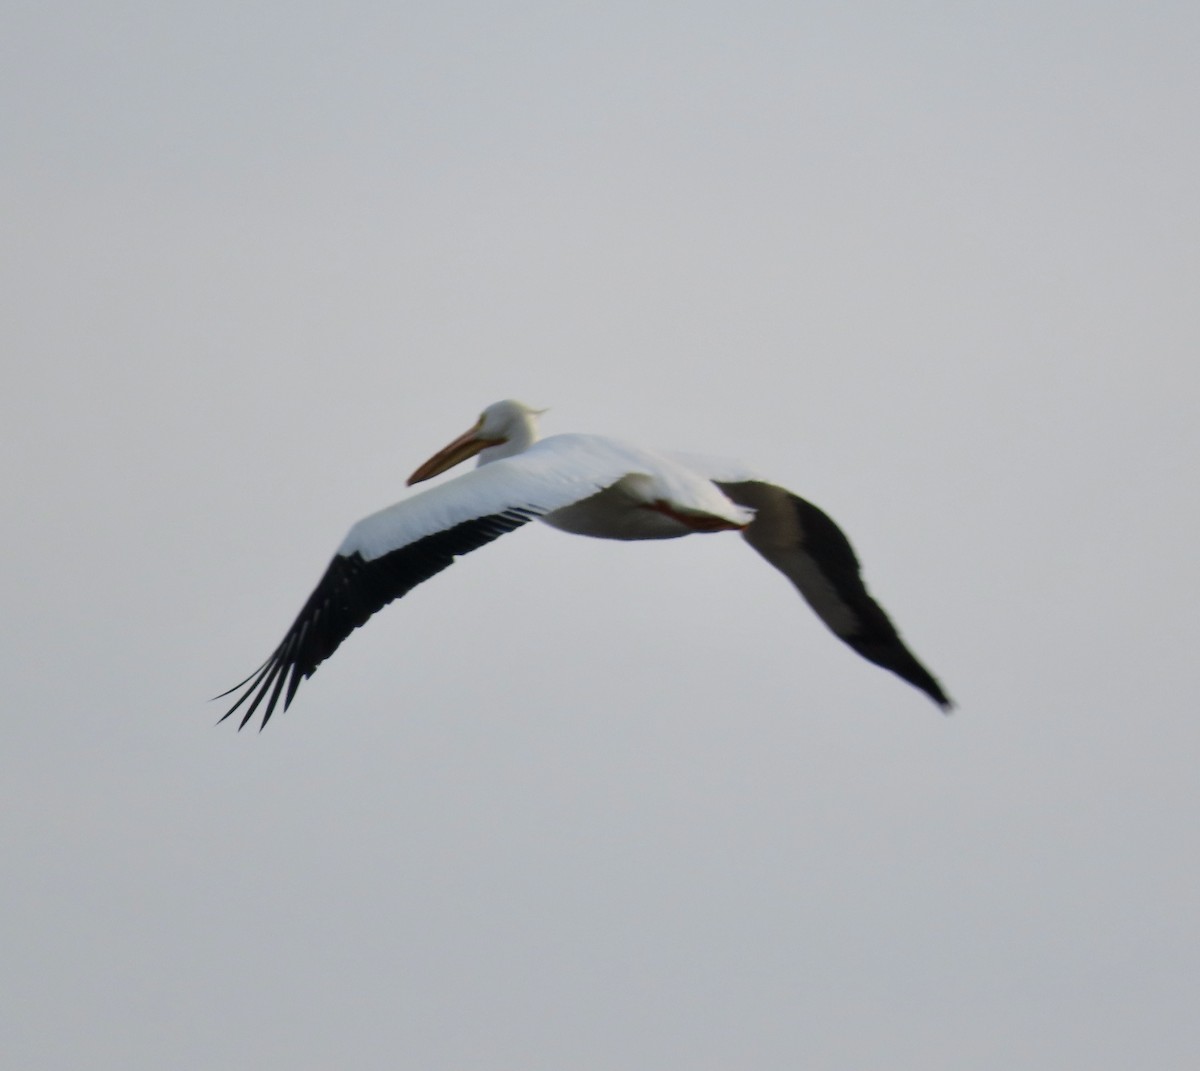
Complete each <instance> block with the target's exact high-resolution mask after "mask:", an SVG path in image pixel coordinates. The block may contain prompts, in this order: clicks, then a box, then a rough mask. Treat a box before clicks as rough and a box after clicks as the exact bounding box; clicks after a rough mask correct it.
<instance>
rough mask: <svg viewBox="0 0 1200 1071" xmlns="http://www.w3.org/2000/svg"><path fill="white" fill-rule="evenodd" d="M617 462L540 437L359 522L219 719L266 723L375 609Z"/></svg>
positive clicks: (586, 489)
mask: <svg viewBox="0 0 1200 1071" xmlns="http://www.w3.org/2000/svg"><path fill="white" fill-rule="evenodd" d="M621 462H622V459H620V458H615V457H614V458H612V459H611V460H607V461H606V459H605V458H604V457H603V456H602V455H599V456H598V455H597V453H596V451H595V450H594V449H593V450H582V449H579V448H578V447H577V446H573V445H572V444H571V443H569V442H567V443H561V442H558V441H557V437H556V438H555V439H546V440H544V441H543V442H540V443H535V444H534V445H533V446H531V447H530V448H529V449H528V450H526V451H525V452H524V453H522V454H519V455H517V456H515V457H511V458H505V459H503V460H500V461H494V462H492V463H491V464H489V465H486V466H483V467H481V468H477V469H474V470H473V471H471V472H467V473H464V474H463V475H461V476H459V477H457V478H456V479H453V480H449V481H447V482H446V483H443V484H440V485H439V486H436V487H433V488H430V489H429V490H427V491H423V492H421V493H419V494H415V495H413V496H412V497H411V498H407V499H405V500H404V501H402V502H398V503H397V504H396V505H394V506H389V507H388V508H387V509H384V510H381V511H380V512H378V513H374V514H372V515H371V516H369V517H365V518H364V519H363V520H361V521H359V522H358V523H357V524H356V525H355V526H354V527H353V528H351V529H350V532H349V534H348V535H347V536H346V538H345V540H344V541H343V542H342V545H341V546H340V547H339V548H338V551H337V554H336V555H335V556H334V559H333V561H332V562H330V564H329V568H328V569H326V570H325V575H324V576H322V577H321V580H320V582H319V583H318V584H317V586H316V588H315V589H314V591H313V593H312V594H311V595H310V596H309V597H308V601H307V602H306V603H305V604H304V607H303V609H302V610H301V611H300V613H299V614H298V615H297V617H296V620H295V621H294V622H293V623H292V627H291V628H289V629H288V631H287V634H286V635H285V636H284V637H283V640H282V642H281V643H280V644H279V646H278V647H276V648H275V650H274V652H272V654H271V657H270V658H268V659H267V660H266V662H264V663H263V664H262V665H261V666H260V667H259V668H258V669H257V670H255V671H254V672H253V673H252V674H250V676H249V677H247V678H246V679H245V680H244V681H242V682H241V683H240V684H236V685H234V686H233V687H232V688H230V689H229V691H227V692H222V693H221V695H219V696H217V698H218V699H220V698H222V697H223V696H227V695H231V694H232V693H234V692H239V693H240V694H239V695H238V698H237V701H236V702H235V703H234V704H233V706H231V707H230V708H229V710H228V711H226V712H225V714H224V715H223V716H222V718H221V721H224V720H225V718H228V717H229V716H230V715H231V714H233V713H234V711H236V710H238V709H239V708H241V707H242V706H243V705H246V704H249V705H248V706H246V709H245V711H244V713H243V715H242V720H241V723H240V725H239V726H238V727H239V728H243V727H244V726H245V725H246V723H247V722H249V721H250V719H251V718H252V717H253V716H254V712H255V711H256V710H258V708H259V707H260V706H261V707H262V708H263V718H262V725H266V724H267V722H268V721H270V719H271V715H272V714H273V713H274V712H275V710H276V708H277V706H278V705H279V702H280V700H282V701H283V709H284V710H286V709H287V708H288V706H289V705H290V704H291V701H292V699H293V697H294V696H295V694H296V689H297V688H299V686H300V682H301V681H302V680H304V679H306V678H307V677H311V676H312V675H313V673H314V672H315V671H316V668H317V667H318V666H319V665H320V664H321V663H322V662H323V661H325V659H327V658H328V657H329V656H330V655H331V654H333V652H334V651H336V650H337V649H338V647H339V646H340V645H341V643H342V641H343V640H344V639H346V637H347V636H349V635H350V633H351V632H353V631H354V630H355V629H356V628H358V627H359V626H360V625H362V624H364V623H365V622H366V620H367V619H368V618H369V617H370V616H371V615H372V614H374V613H375V612H376V611H377V610H380V609H382V608H383V607H384V606H386V605H387V604H388V603H389V602H392V601H393V600H394V599H398V598H400V597H401V596H402V595H405V594H407V593H408V592H409V591H411V590H412V589H413V588H414V587H416V586H417V585H418V584H420V583H421V582H422V581H423V580H428V579H429V578H430V577H431V576H433V575H434V574H435V573H439V572H441V571H442V570H443V569H445V568H446V567H447V566H449V565H451V564H452V563H453V561H454V559H455V558H456V557H458V556H459V555H460V554H467V553H469V552H470V551H472V550H476V549H477V548H479V547H482V546H483V545H484V544H485V543H490V542H491V541H492V540H493V539H497V538H498V537H500V536H502V535H503V534H504V533H505V532H511V531H512V530H513V529H514V528H519V527H520V526H521V525H523V524H525V523H526V522H528V521H531V520H533V519H534V518H536V517H541V516H544V515H545V514H546V513H550V512H552V511H553V510H556V509H560V508H562V507H563V506H568V505H571V504H572V503H574V502H577V501H579V500H581V499H583V498H586V497H588V496H589V495H592V494H595V493H596V492H597V491H600V490H603V489H604V488H605V487H608V486H610V485H611V484H613V483H615V482H616V481H617V480H619V479H620V478H621V477H622V476H624V475H625V474H626V468H625V466H624V465H623V464H622V463H621ZM264 704H265V705H264Z"/></svg>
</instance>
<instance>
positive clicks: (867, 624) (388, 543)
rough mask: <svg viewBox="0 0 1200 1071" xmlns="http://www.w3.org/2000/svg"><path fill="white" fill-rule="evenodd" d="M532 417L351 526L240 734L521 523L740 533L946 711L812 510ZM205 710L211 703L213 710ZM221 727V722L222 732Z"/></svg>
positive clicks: (489, 423)
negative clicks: (375, 626)
mask: <svg viewBox="0 0 1200 1071" xmlns="http://www.w3.org/2000/svg"><path fill="white" fill-rule="evenodd" d="M539 415H540V414H539V411H538V410H535V409H531V408H529V407H528V406H526V405H523V404H521V403H520V402H515V401H503V402H496V403H495V404H494V405H491V406H489V407H488V408H487V409H485V410H484V411H483V413H482V415H481V416H480V418H479V420H478V421H477V422H476V423H475V425H474V426H473V427H472V428H471V430H470V431H468V432H466V433H465V434H463V435H461V436H459V437H458V438H457V439H455V440H454V441H453V442H451V443H450V444H449V445H448V446H446V447H445V448H444V449H442V450H440V451H439V452H438V453H437V454H435V455H434V456H433V457H432V458H430V459H429V460H428V461H427V462H425V464H424V465H422V466H421V467H420V468H418V469H417V471H416V472H414V473H413V475H412V477H411V478H410V479H409V483H410V484H411V483H418V482H421V481H423V480H426V479H429V478H430V477H432V476H436V475H438V474H439V473H441V472H444V471H445V470H446V469H448V468H451V467H452V466H454V465H456V464H458V463H459V462H460V461H464V460H466V459H467V458H469V457H472V456H475V455H478V457H479V467H478V468H476V469H475V470H474V471H472V472H469V473H466V474H464V475H462V476H459V477H457V478H456V479H454V480H450V481H448V482H446V483H444V484H442V485H440V486H438V487H434V488H431V489H429V490H426V491H424V492H421V493H418V494H416V495H413V496H412V497H410V498H407V499H405V500H404V501H401V502H398V503H396V504H395V505H394V506H389V507H388V508H387V509H383V510H380V511H379V512H378V513H373V514H371V515H370V516H369V517H365V518H363V520H361V521H359V522H358V523H357V524H356V525H354V527H353V528H351V529H350V531H349V533H348V534H347V536H346V538H345V539H344V540H343V541H342V544H341V546H340V547H338V550H337V553H336V555H335V556H334V559H333V561H332V562H331V563H330V565H329V568H328V569H327V570H326V572H325V575H324V576H323V577H322V578H321V581H320V583H318V585H317V587H316V589H315V590H314V591H313V593H312V595H310V596H309V599H308V601H307V602H306V603H305V605H304V607H303V609H302V610H301V611H300V614H299V615H298V616H297V618H296V620H295V622H294V623H293V624H292V627H291V628H290V629H289V630H288V632H287V634H286V635H285V636H284V638H283V641H282V642H281V643H280V645H279V647H277V648H276V649H275V651H274V652H273V653H272V655H271V657H270V658H268V659H267V661H266V662H265V663H263V665H262V666H261V667H259V669H258V670H257V671H255V673H253V674H251V675H250V676H249V677H247V678H246V680H244V681H242V682H241V683H240V684H238V685H235V686H234V687H233V688H231V689H229V691H228V692H225V693H222V694H223V695H229V694H230V693H231V692H235V691H238V690H239V689H240V690H241V694H240V695H239V697H238V699H237V701H236V702H235V703H234V704H233V706H232V707H231V708H230V709H229V710H228V711H227V712H226V713H225V715H224V717H225V718H227V717H229V716H230V715H231V714H233V713H234V711H236V710H238V709H239V708H240V707H241V706H242V705H243V704H245V703H247V701H249V705H248V706H247V708H246V711H245V713H244V715H243V717H242V720H241V725H242V726H244V725H245V724H246V723H247V722H248V721H249V720H250V718H251V717H252V716H253V715H254V712H255V710H256V709H258V707H259V706H260V705H262V704H263V703H264V702H265V704H266V705H265V706H264V707H263V719H262V724H263V725H266V723H267V721H269V720H270V717H271V715H272V714H273V713H274V711H275V709H276V707H277V705H278V703H279V701H280V700H281V699H282V701H283V708H284V709H285V710H286V709H287V707H288V705H289V704H290V703H291V701H292V698H293V697H294V696H295V694H296V689H297V688H298V687H299V684H300V682H301V680H303V679H305V678H307V677H310V676H311V675H312V674H313V672H314V671H315V670H316V668H317V666H318V665H320V663H321V662H323V661H324V660H325V659H326V658H328V657H329V656H330V655H331V654H333V652H334V651H335V650H336V649H337V647H338V646H339V645H340V644H341V642H342V641H343V640H344V639H345V638H346V637H347V636H348V635H349V634H350V633H351V632H352V631H353V630H354V629H355V628H357V627H359V626H360V625H362V624H363V623H364V622H365V621H366V620H367V619H368V618H369V617H370V616H371V615H372V614H373V613H375V611H377V610H379V609H380V608H382V607H383V606H385V605H386V604H387V603H389V602H391V601H392V600H393V599H396V598H399V597H400V596H402V595H404V594H405V593H407V592H408V591H410V590H411V589H412V588H413V587H415V586H416V585H417V584H419V583H421V582H422V581H424V580H427V579H428V578H429V577H431V576H433V575H434V574H435V573H438V572H440V571H441V570H442V569H444V568H446V567H447V566H448V565H450V564H451V563H452V562H453V561H454V558H455V557H457V556H458V555H460V554H465V553H468V552H469V551H472V550H475V549H476V548H478V547H480V546H482V545H483V544H485V543H488V542H491V541H492V540H493V539H496V538H497V537H499V536H501V535H503V534H504V533H505V532H509V531H512V530H513V529H514V528H517V527H519V526H521V525H522V524H525V523H526V522H528V521H530V520H534V519H540V520H542V521H544V522H545V523H547V524H549V525H552V526H553V527H555V528H559V529H561V530H563V531H567V532H573V533H576V534H579V535H588V536H593V537H596V538H601V539H672V538H677V537H680V536H685V535H691V534H694V533H697V532H718V531H730V530H734V531H740V532H741V533H742V535H743V536H744V537H745V539H746V541H747V542H748V543H749V544H750V545H751V546H752V547H753V548H754V549H755V550H757V551H758V552H759V553H760V554H761V555H762V556H763V557H764V558H765V559H766V560H767V561H769V562H770V563H771V564H772V565H773V566H775V567H776V568H777V569H779V570H780V571H781V572H782V573H783V574H784V575H785V576H786V577H787V578H788V579H789V580H790V581H791V582H792V583H793V585H795V587H796V588H797V590H799V592H800V593H801V595H803V596H804V598H805V599H806V600H807V601H808V602H809V604H810V605H811V606H812V608H813V609H814V610H815V611H816V613H817V614H818V616H819V617H821V619H822V620H823V621H824V622H825V623H826V625H828V626H829V628H830V629H831V630H832V631H833V632H834V634H835V635H837V636H838V637H839V638H840V639H842V640H844V641H845V642H846V643H847V644H849V645H850V646H851V647H852V648H853V649H854V650H856V651H858V653H859V654H861V655H863V656H864V657H865V658H868V659H870V660H871V661H873V662H875V663H877V664H879V665H881V666H883V667H885V668H887V669H890V670H891V671H892V672H894V673H896V674H898V675H899V676H900V677H902V678H903V679H905V680H907V681H908V682H909V683H911V684H913V685H915V686H916V687H918V688H920V689H921V690H922V691H924V692H925V693H926V694H928V695H929V696H930V697H931V698H932V699H933V700H934V701H935V702H937V703H938V704H939V705H940V706H942V707H943V708H945V709H949V707H950V705H951V704H950V700H949V699H948V698H947V697H946V694H945V693H944V692H943V691H942V688H941V686H940V685H939V684H938V683H937V681H936V680H935V679H934V678H933V676H932V675H931V674H930V673H929V672H928V670H926V669H925V667H924V666H922V665H921V664H920V663H919V662H918V661H917V660H916V658H915V657H914V656H913V655H912V653H911V652H910V651H909V650H908V648H907V647H905V645H904V643H903V641H902V640H901V639H900V637H899V634H898V633H897V632H896V629H895V628H894V626H893V625H892V623H891V621H890V620H889V619H888V617H887V615H886V614H885V613H884V612H883V609H882V608H881V607H880V606H879V604H878V603H876V602H875V601H874V599H872V598H871V596H870V594H869V593H868V592H867V590H866V588H865V586H864V585H863V582H862V579H861V577H860V575H859V564H858V559H857V558H856V557H855V555H854V551H853V550H852V549H851V547H850V543H849V542H848V541H847V539H846V537H845V535H843V533H842V532H841V530H840V529H839V528H838V527H837V525H836V524H834V522H833V521H832V520H830V518H829V517H828V516H826V515H825V514H824V513H823V512H822V511H821V510H819V509H818V508H817V507H816V506H814V505H812V504H811V503H809V502H806V501H805V500H804V499H802V498H800V497H799V496H797V495H793V494H792V493H791V492H789V491H786V490H784V489H783V488H780V487H776V486H774V485H773V484H770V483H767V482H765V481H763V480H760V479H759V478H757V477H756V476H754V475H753V474H752V473H750V472H748V471H747V470H745V469H743V468H742V467H741V466H740V465H738V464H737V463H735V462H728V461H723V460H714V459H710V458H703V457H700V456H698V455H687V454H674V453H672V454H661V453H655V452H652V451H648V450H642V449H639V448H637V447H632V446H628V445H626V444H624V443H621V442H618V441H616V440H614V439H609V438H606V437H604V436H599V435H555V436H551V437H550V438H548V439H540V440H539V438H538V429H537V417H538V416H539ZM218 698H219V697H218ZM222 720H224V718H223V719H222Z"/></svg>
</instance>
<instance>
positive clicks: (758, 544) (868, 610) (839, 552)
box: [717, 480, 952, 710]
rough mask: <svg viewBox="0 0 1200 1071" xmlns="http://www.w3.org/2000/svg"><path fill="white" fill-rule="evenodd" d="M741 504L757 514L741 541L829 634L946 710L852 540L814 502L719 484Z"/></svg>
mask: <svg viewBox="0 0 1200 1071" xmlns="http://www.w3.org/2000/svg"><path fill="white" fill-rule="evenodd" d="M717 486H718V487H720V488H721V490H722V491H724V492H725V494H726V495H728V496H729V497H730V498H731V499H733V501H734V502H737V503H738V504H739V505H742V506H748V507H750V508H751V509H753V510H755V511H756V512H755V518H754V521H753V522H752V523H751V524H750V525H749V526H748V527H747V528H745V529H744V530H743V532H742V535H743V537H744V538H745V540H746V542H747V543H749V544H750V545H751V546H752V547H753V548H754V549H755V550H756V551H758V553H759V554H761V555H762V556H763V557H764V558H766V560H767V561H768V562H770V563H771V564H772V565H773V566H775V568H776V569H778V570H779V571H780V572H781V573H783V575H784V576H786V577H787V578H788V579H789V580H790V581H791V582H792V584H793V585H794V586H795V587H796V590H797V591H799V592H800V594H801V595H803V596H804V598H805V600H806V601H807V602H808V604H809V606H811V607H812V608H813V610H815V611H816V614H817V616H818V617H819V618H820V619H821V620H822V621H823V622H825V624H826V625H827V626H828V627H829V629H830V631H831V632H832V633H833V634H834V635H835V636H837V637H838V639H840V640H842V641H843V642H845V643H846V644H848V645H849V646H850V647H851V648H852V649H853V650H855V651H857V652H858V653H859V654H860V655H862V656H863V657H864V658H866V659H868V660H869V661H871V662H874V663H875V664H876V665H878V666H882V667H883V668H884V669H889V670H891V671H892V672H893V673H895V674H896V675H897V676H899V677H900V678H901V679H903V680H906V681H908V683H909V684H912V685H914V686H915V687H917V688H919V689H921V691H923V692H925V694H926V695H928V696H929V697H930V698H931V699H932V700H933V701H934V702H935V703H937V704H938V705H939V706H940V707H942V709H943V710H949V709H950V708H951V706H952V703H951V701H950V699H949V698H948V697H947V696H946V693H945V692H944V691H943V690H942V686H941V685H940V684H939V683H938V682H937V680H936V679H935V678H934V677H933V675H932V674H931V673H930V672H929V670H927V669H926V668H925V667H924V666H923V665H921V663H920V662H918V661H917V659H916V656H915V655H913V653H912V652H911V651H910V650H909V649H908V648H907V647H906V646H905V645H904V641H903V640H902V639H901V638H900V634H899V633H898V632H897V631H896V626H895V625H893V624H892V622H891V620H890V619H889V618H888V616H887V614H886V613H884V610H883V607H882V606H880V605H879V603H877V602H876V601H875V600H874V599H873V598H872V597H871V593H870V592H869V591H867V588H866V585H865V584H864V583H863V580H862V575H861V571H860V568H861V567H860V566H859V562H858V557H857V556H856V555H855V553H854V549H853V548H852V547H851V546H850V541H849V540H848V539H847V538H846V535H845V533H844V532H843V531H842V530H841V529H840V528H839V527H838V526H837V525H836V524H835V523H834V522H833V520H832V519H831V518H830V517H829V516H828V515H827V514H826V513H824V512H823V511H822V510H820V509H818V508H817V507H816V506H814V505H813V504H812V503H811V502H808V501H806V500H805V499H803V498H800V497H799V496H798V495H794V494H792V493H791V492H790V491H786V490H784V489H783V488H782V487H776V486H774V485H773V484H769V483H765V482H763V481H761V480H742V481H740V482H730V483H725V482H718V484H717Z"/></svg>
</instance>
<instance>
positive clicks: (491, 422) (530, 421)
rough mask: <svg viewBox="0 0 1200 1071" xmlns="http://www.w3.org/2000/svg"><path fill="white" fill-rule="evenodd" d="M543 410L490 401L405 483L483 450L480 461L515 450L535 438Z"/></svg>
mask: <svg viewBox="0 0 1200 1071" xmlns="http://www.w3.org/2000/svg"><path fill="white" fill-rule="evenodd" d="M545 411H546V410H545V409H534V408H532V407H531V406H528V405H526V404H525V403H524V402H517V401H514V400H513V399H511V398H506V399H505V400H504V401H502V402H493V403H492V404H491V405H489V406H488V407H487V408H486V409H485V410H484V411H483V412H482V413H480V414H479V419H478V420H477V421H475V424H474V426H473V427H472V428H471V429H470V430H469V431H465V432H463V434H462V435H460V436H459V437H458V438H457V439H455V440H454V441H453V442H452V443H448V444H447V445H446V446H443V447H442V449H440V450H439V451H438V452H437V453H436V454H434V455H433V457H431V458H430V459H429V460H428V461H426V462H425V464H423V465H421V466H420V468H418V469H417V471H416V472H414V473H413V474H412V475H411V476H410V477H409V478H408V485H409V486H410V487H411V486H412V485H413V484H414V483H420V482H421V481H422V480H428V479H430V478H431V477H433V476H437V475H439V474H440V473H443V472H445V471H446V470H447V469H452V468H453V467H454V466H455V465H457V464H459V463H460V462H463V461H466V460H467V458H470V457H474V456H475V455H476V454H479V453H481V452H482V451H485V450H486V451H487V454H486V455H484V456H482V457H480V459H479V463H480V464H481V465H482V464H485V463H486V462H488V461H495V460H497V459H498V458H501V457H510V456H511V455H513V454H519V453H520V452H521V451H522V450H524V449H526V447H529V446H531V445H532V444H533V443H535V442H537V438H538V426H537V418H538V417H539V416H541V415H542V413H544V412H545Z"/></svg>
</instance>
